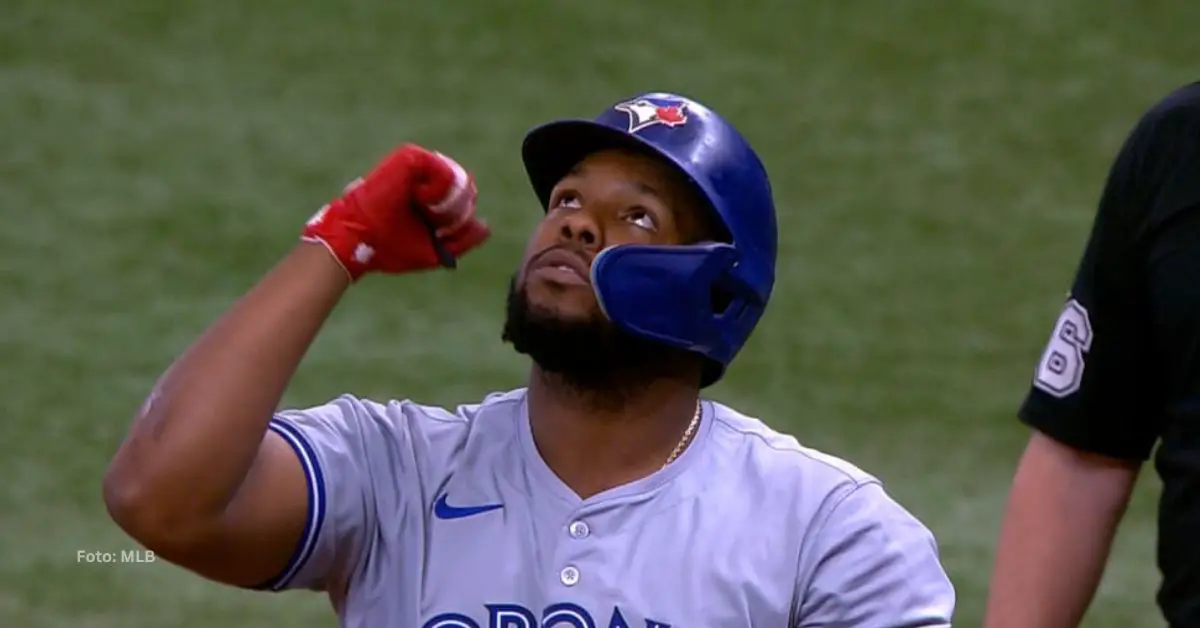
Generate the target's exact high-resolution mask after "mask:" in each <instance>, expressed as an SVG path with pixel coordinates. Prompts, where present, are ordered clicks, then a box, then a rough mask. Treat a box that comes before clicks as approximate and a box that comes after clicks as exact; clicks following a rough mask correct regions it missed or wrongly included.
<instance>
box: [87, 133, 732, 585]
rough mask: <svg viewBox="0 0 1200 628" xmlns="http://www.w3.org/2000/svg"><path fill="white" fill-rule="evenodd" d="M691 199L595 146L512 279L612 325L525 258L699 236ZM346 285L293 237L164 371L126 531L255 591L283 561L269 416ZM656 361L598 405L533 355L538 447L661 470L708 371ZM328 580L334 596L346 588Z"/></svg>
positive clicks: (642, 163) (147, 420) (284, 522)
mask: <svg viewBox="0 0 1200 628" xmlns="http://www.w3.org/2000/svg"><path fill="white" fill-rule="evenodd" d="M696 207H698V206H697V205H696V199H695V198H694V197H692V196H691V194H690V193H689V191H688V189H687V188H686V186H685V185H684V184H683V183H682V182H681V181H680V180H678V179H677V178H676V177H675V175H674V174H673V173H672V172H671V171H669V170H668V169H666V168H665V167H664V166H663V165H661V164H659V163H658V162H656V161H654V160H651V159H649V158H647V157H644V156H639V155H633V154H628V153H617V152H605V153H598V154H595V155H593V156H592V157H590V158H589V159H587V160H586V161H585V162H584V163H583V164H581V167H580V168H578V169H577V170H576V172H574V173H573V174H571V175H570V176H568V177H567V178H565V179H564V180H563V181H562V182H561V183H560V184H559V186H558V187H557V189H556V191H555V195H554V200H553V201H552V203H551V207H550V208H549V211H548V213H547V215H546V217H545V219H544V220H543V221H542V223H541V224H540V225H539V226H538V228H537V229H536V230H535V231H534V234H533V237H532V238H531V240H530V242H529V246H528V249H527V251H526V254H525V256H524V259H523V261H522V264H521V267H520V270H519V271H518V273H517V286H519V289H520V294H523V295H525V298H526V299H527V302H526V303H525V305H527V306H528V311H530V312H532V313H535V314H536V317H540V318H539V319H538V320H542V321H543V322H544V321H546V320H550V321H552V322H553V321H556V322H555V324H560V325H563V324H565V325H567V326H569V325H571V324H573V323H574V322H587V321H590V322H592V323H593V324H594V323H597V322H599V323H600V324H601V325H603V322H604V321H603V317H602V314H601V312H600V309H599V306H598V303H597V301H596V297H595V295H594V294H593V293H592V292H591V288H590V286H589V285H587V283H586V280H585V279H584V280H581V278H580V277H579V276H575V275H572V274H571V273H570V272H564V271H562V270H561V269H557V270H556V269H552V268H542V269H535V268H534V266H535V265H531V264H530V262H531V261H533V260H535V259H536V257H537V255H538V254H539V253H540V252H543V251H545V250H547V249H548V248H549V247H554V246H561V247H563V249H564V250H566V251H569V252H570V253H572V254H575V255H578V256H581V258H579V261H582V262H585V263H587V264H590V262H591V260H592V258H594V257H595V255H596V254H597V253H598V252H599V251H600V250H602V249H603V248H604V247H606V246H611V245H614V244H621V243H655V244H682V243H687V242H692V241H696V240H701V239H705V238H706V237H707V236H708V234H709V233H712V232H711V230H710V229H709V226H708V225H706V224H705V223H704V221H703V220H702V219H700V218H699V216H700V214H701V213H700V212H696V211H695V208H696ZM543 259H544V258H543ZM347 288H349V282H348V280H347V278H346V275H345V273H344V272H343V271H342V269H341V267H340V266H338V264H337V263H336V262H335V261H334V259H333V258H332V257H330V256H329V254H328V253H327V252H326V250H325V249H324V247H322V246H320V245H317V244H308V243H301V244H298V245H297V246H296V248H295V249H294V250H293V251H292V252H291V253H289V254H288V255H287V256H286V257H285V258H284V259H283V260H282V261H281V262H280V263H279V264H277V265H276V267H275V268H273V269H272V270H271V271H270V272H269V273H268V274H267V275H266V276H265V277H263V279H262V280H261V281H260V282H259V283H258V284H257V285H255V286H254V287H253V288H252V289H251V290H250V291H249V292H248V293H247V294H246V295H244V296H243V297H242V299H240V300H239V301H238V302H237V303H236V304H235V305H234V306H233V307H232V308H230V309H229V310H228V311H227V312H226V313H225V314H224V315H223V316H221V318H219V319H218V320H217V321H216V322H215V323H213V325H212V326H211V327H209V328H208V329H207V330H206V331H205V332H204V333H203V334H202V335H201V336H200V337H199V338H198V339H197V340H196V341H195V342H194V343H193V344H192V345H191V346H190V347H189V348H188V349H187V350H186V351H185V352H184V353H183V354H182V355H181V356H180V357H179V358H178V359H177V360H176V361H175V362H174V363H173V364H172V365H171V366H170V368H168V369H167V371H166V372H165V373H163V375H162V376H161V377H160V379H159V381H158V383H157V384H156V386H155V388H154V390H153V391H152V392H151V394H150V396H149V397H148V398H147V400H146V403H145V404H143V406H142V408H141V409H140V410H139V412H138V414H137V416H136V418H135V420H134V422H133V425H132V427H131V428H130V431H129V434H128V435H127V437H126V439H125V440H124V442H123V443H122V444H121V446H120V448H119V450H118V451H117V453H116V455H115V456H114V458H113V460H112V462H111V464H110V466H109V469H108V472H107V473H106V475H105V477H104V500H105V504H106V505H107V507H108V510H109V513H110V514H111V516H112V518H113V520H114V521H115V522H116V523H117V524H118V525H120V526H121V528H122V529H124V530H125V531H126V533H128V534H129V535H130V536H131V537H132V538H134V539H135V540H137V541H138V542H139V543H141V544H142V545H143V546H145V547H146V548H147V549H150V550H152V551H154V552H155V553H156V554H157V555H158V556H160V557H162V558H163V559H165V560H168V561H171V562H173V563H175V564H177V565H180V566H182V567H184V568H186V569H189V570H191V571H193V572H195V573H198V574H200V575H202V576H204V577H206V578H209V579H212V580H215V581H218V582H223V583H227V584H231V585H237V586H252V585H256V584H259V583H262V582H263V581H265V580H267V579H269V578H271V577H273V576H275V575H277V574H278V573H279V572H280V570H282V569H283V567H284V566H285V565H286V564H287V561H288V559H289V557H290V556H291V554H292V552H293V551H294V550H295V547H296V544H297V543H298V542H299V539H300V536H301V534H302V531H303V527H304V523H305V518H306V510H307V506H308V494H307V489H306V480H305V477H304V472H303V470H302V468H301V466H300V463H299V461H298V460H297V458H296V456H295V454H294V453H293V452H292V450H291V448H290V447H289V446H288V445H287V444H286V443H285V442H284V441H283V440H282V439H281V438H280V437H278V436H277V435H275V434H274V433H273V432H268V431H267V423H268V421H269V420H270V419H271V417H272V415H273V414H274V412H275V410H276V408H277V407H278V406H279V404H280V400H281V399H282V396H283V393H284V391H285V389H286V388H287V385H288V382H289V381H290V379H291V377H292V375H293V374H294V373H295V370H296V368H297V367H298V366H299V364H300V360H301V359H302V358H303V356H304V354H305V352H306V351H307V350H308V347H309V346H310V344H311V343H312V341H313V340H314V339H315V337H316V335H317V333H318V332H319V331H320V328H321V326H322V325H323V324H324V322H325V321H326V320H327V318H328V317H329V315H330V314H331V313H332V312H333V309H334V308H335V307H336V306H337V303H338V302H339V301H340V299H341V298H342V296H343V295H344V293H345V292H346V290H347ZM652 361H653V360H652ZM659 362H660V364H659V366H660V367H661V368H659V370H658V371H657V372H658V375H659V376H658V377H655V378H653V380H652V381H644V382H635V383H636V384H637V385H632V384H631V383H630V382H619V381H617V382H614V383H612V385H620V386H622V389H621V391H620V399H621V401H622V403H620V404H611V403H610V404H605V403H598V401H600V400H603V399H606V398H611V395H606V394H605V391H604V390H597V389H590V390H589V389H588V387H587V386H581V385H580V383H581V382H580V380H578V379H577V378H576V379H575V380H573V378H572V377H571V373H570V372H548V371H547V370H546V369H543V368H541V367H540V366H539V365H538V364H536V363H535V364H534V366H533V368H532V371H531V373H530V380H529V410H530V419H531V423H532V427H533V432H534V436H535V439H536V441H537V444H538V448H539V450H540V451H541V453H542V455H543V456H544V457H545V459H546V462H547V463H548V464H549V465H550V467H551V468H552V469H554V470H555V472H556V473H557V474H558V475H559V476H560V477H561V478H562V479H563V480H564V481H565V482H566V483H567V484H568V485H569V486H571V487H573V488H574V489H575V490H576V492H577V493H579V494H580V495H581V496H587V495H591V494H595V493H597V492H600V491H603V490H605V489H607V488H612V487H615V486H619V485H621V484H624V483H627V482H629V481H632V480H634V479H637V478H640V477H644V476H646V475H648V474H650V473H653V472H654V471H657V470H658V469H659V468H660V467H661V466H662V465H663V463H664V462H666V460H667V457H668V456H669V455H670V453H671V451H672V450H673V449H674V448H675V446H676V444H677V443H678V442H679V440H680V438H681V437H682V435H683V433H684V430H685V428H686V426H687V424H688V423H689V422H690V420H691V418H692V415H693V412H694V410H695V405H696V400H697V397H698V394H699V380H700V368H701V365H700V363H699V361H698V360H695V359H677V358H675V357H672V356H670V355H668V356H667V357H666V358H664V359H663V360H660V361H659ZM584 451H586V452H587V455H586V456H582V455H580V452H584ZM327 586H328V587H329V588H330V589H337V590H334V591H331V592H335V593H338V592H340V587H341V586H342V585H341V584H339V583H337V582H329V583H327Z"/></svg>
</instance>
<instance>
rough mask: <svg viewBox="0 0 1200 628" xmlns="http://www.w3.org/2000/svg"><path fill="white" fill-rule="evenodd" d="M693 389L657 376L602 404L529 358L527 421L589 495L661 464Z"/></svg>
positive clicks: (559, 468) (553, 463) (579, 490)
mask: <svg viewBox="0 0 1200 628" xmlns="http://www.w3.org/2000/svg"><path fill="white" fill-rule="evenodd" d="M698 395H699V389H698V388H697V387H696V386H695V385H688V384H687V383H685V382H683V381H678V380H672V379H662V380H658V381H656V382H654V383H651V384H649V385H647V386H645V387H644V388H643V389H642V390H640V391H638V392H636V393H626V394H624V395H622V397H623V399H624V403H622V404H620V407H616V406H615V405H610V406H608V407H600V406H597V404H595V403H591V402H589V400H588V398H587V397H588V396H590V395H588V394H581V393H580V392H579V391H577V390H574V389H572V388H571V387H570V386H567V385H564V384H563V383H562V382H561V381H559V380H557V378H556V377H555V376H553V375H551V374H548V373H545V372H543V371H541V370H540V369H538V368H537V366H536V365H535V366H534V368H533V372H532V374H531V377H530V381H529V390H528V407H529V422H530V427H531V429H532V431H533V440H534V443H536V445H537V448H538V452H539V453H540V454H541V456H542V459H543V460H545V462H546V464H547V465H548V466H549V467H550V468H551V469H552V470H553V471H554V473H555V474H556V475H557V476H558V477H559V478H560V479H561V480H562V481H563V482H564V483H565V484H566V485H567V486H569V487H571V489H572V490H574V491H575V493H576V494H577V495H579V496H580V497H581V498H587V497H590V496H592V495H595V494H597V493H600V492H603V491H605V490H608V489H611V488H615V487H618V486H621V485H623V484H628V483H630V482H633V481H635V480H639V479H641V478H643V477H646V476H648V475H650V474H652V473H654V472H656V471H658V470H659V469H661V468H662V466H663V464H664V463H666V462H667V459H668V458H669V457H670V455H671V453H672V452H673V451H674V450H675V449H676V447H677V446H678V445H679V443H680V441H681V439H682V438H683V436H684V433H685V431H686V430H687V427H688V425H689V424H690V423H691V421H692V419H693V417H694V416H695V414H696V400H697V398H698Z"/></svg>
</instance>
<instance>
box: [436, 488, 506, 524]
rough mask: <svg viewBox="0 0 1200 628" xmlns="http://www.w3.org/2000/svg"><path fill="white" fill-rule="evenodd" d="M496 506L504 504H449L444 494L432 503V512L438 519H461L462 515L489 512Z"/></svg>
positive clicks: (467, 515) (468, 515) (502, 506)
mask: <svg viewBox="0 0 1200 628" xmlns="http://www.w3.org/2000/svg"><path fill="white" fill-rule="evenodd" d="M498 508H504V504H484V505H483V506H461V507H459V506H451V505H450V504H447V503H446V494H445V493H442V496H441V497H439V498H438V499H437V501H436V502H434V503H433V514H434V516H436V517H437V518H438V519H462V518H463V517H471V516H474V515H478V514H482V513H485V512H490V511H492V510H496V509H498Z"/></svg>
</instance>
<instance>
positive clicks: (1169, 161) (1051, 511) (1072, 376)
mask: <svg viewBox="0 0 1200 628" xmlns="http://www.w3.org/2000/svg"><path fill="white" fill-rule="evenodd" d="M1019 416H1020V418H1021V420H1022V421H1023V422H1024V423H1026V424H1027V425H1029V426H1030V427H1031V428H1033V435H1032V438H1031V439H1030V441H1029V444H1028V446H1027V448H1026V450H1025V452H1024V454H1023V456H1022V458H1021V461H1020V463H1019V466H1018V468H1017V472H1016V477H1015V479H1014V481H1013V487H1012V493H1011V495H1010V497H1009V503H1008V507H1007V511H1006V514H1005V518H1004V523H1003V526H1002V530H1001V533H1000V540H999V546H998V548H997V557H996V565H995V570H994V573H993V576H992V578H993V580H992V584H991V591H990V596H989V599H988V606H987V619H986V620H985V626H986V628H1074V627H1076V626H1078V625H1079V622H1080V621H1081V618H1082V616H1083V614H1084V612H1085V611H1086V609H1087V607H1088V605H1089V604H1090V602H1091V599H1092V597H1093V595H1094V594H1095V591H1096V587H1097V585H1098V583H1099V581H1100V576H1101V573H1102V572H1103V570H1104V565H1105V563H1106V561H1107V558H1108V553H1109V548H1110V545H1111V543H1112V539H1113V536H1114V533H1115V531H1116V528H1117V525H1118V523H1119V522H1120V520H1121V518H1122V516H1123V514H1124V512H1125V509H1126V506H1127V504H1128V501H1129V497H1130V493H1131V492H1132V490H1133V486H1134V483H1135V480H1136V478H1137V475H1138V473H1139V471H1140V469H1141V467H1142V465H1143V463H1144V462H1145V461H1147V460H1149V459H1150V456H1151V453H1152V452H1153V455H1154V466H1155V468H1156V469H1157V471H1158V473H1159V475H1160V477H1161V478H1162V481H1163V485H1164V488H1163V493H1162V499H1161V502H1160V510H1159V526H1158V534H1159V537H1158V566H1159V569H1160V570H1161V572H1162V580H1161V583H1160V586H1159V589H1158V595H1157V601H1158V605H1159V607H1160V608H1161V609H1162V613H1163V616H1164V617H1165V618H1166V620H1167V622H1168V623H1169V624H1170V626H1171V628H1200V83H1193V84H1191V85H1187V86H1184V87H1181V88H1179V89H1178V90H1176V91H1174V92H1172V93H1171V94H1169V95H1168V96H1166V97H1165V98H1164V99H1163V100H1161V101H1159V102H1158V103H1157V104H1155V105H1154V106H1153V107H1151V108H1150V109H1149V110H1148V111H1147V112H1146V113H1145V114H1144V115H1143V116H1142V118H1141V119H1140V120H1139V121H1138V123H1137V125H1136V126H1135V128H1134V129H1133V131H1132V133H1131V134H1130V135H1129V137H1128V138H1127V139H1126V141H1125V144H1124V146H1123V147H1122V148H1121V151H1120V153H1119V154H1118V155H1117V157H1116V159H1115V161H1114V163H1113V165H1112V168H1111V170H1110V172H1109V176H1108V181H1107V184H1106V185H1105V188H1104V192H1103V196H1102V198H1101V200H1100V205H1099V208H1098V210H1097V213H1096V216H1095V220H1094V223H1093V226H1092V232H1091V235H1090V237H1089V240H1088V243H1087V248H1086V250H1085V251H1084V252H1083V257H1082V259H1081V261H1080V263H1079V266H1078V270H1077V274H1076V276H1075V281H1074V284H1073V285H1072V286H1071V290H1070V294H1069V296H1068V298H1067V300H1066V303H1065V304H1064V306H1063V309H1062V313H1061V314H1060V316H1059V318H1058V321H1057V323H1056V324H1055V325H1054V329H1053V333H1052V334H1051V336H1050V341H1049V343H1048V345H1047V347H1046V350H1045V352H1044V353H1043V355H1042V357H1041V360H1040V361H1039V363H1038V365H1037V368H1036V372H1035V375H1034V378H1033V383H1032V386H1031V387H1030V390H1029V393H1028V395H1027V397H1026V398H1025V401H1024V404H1023V405H1022V406H1021V408H1020V412H1019ZM1156 444H1157V445H1158V448H1157V451H1155V450H1154V448H1155V445H1156Z"/></svg>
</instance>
